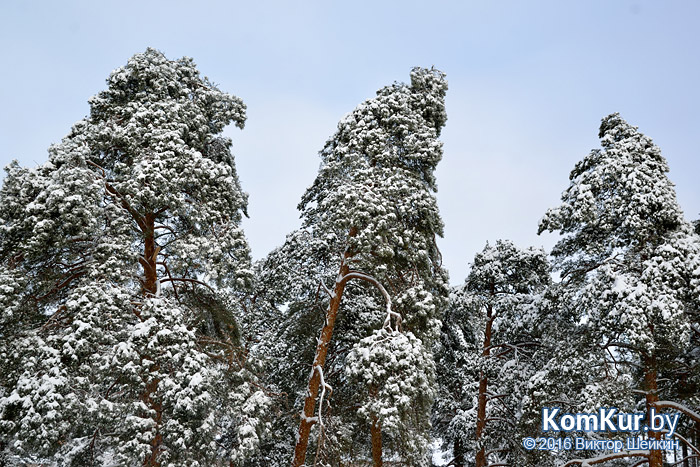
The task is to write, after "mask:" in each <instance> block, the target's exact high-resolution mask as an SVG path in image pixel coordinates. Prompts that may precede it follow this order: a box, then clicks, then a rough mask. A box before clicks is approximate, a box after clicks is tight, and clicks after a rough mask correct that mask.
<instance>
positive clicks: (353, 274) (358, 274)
mask: <svg viewBox="0 0 700 467" xmlns="http://www.w3.org/2000/svg"><path fill="white" fill-rule="evenodd" d="M350 279H360V280H363V281H367V282H369V283H370V284H373V285H374V286H375V287H377V288H378V289H379V291H380V292H381V293H382V295H384V299H385V300H386V319H384V325H383V327H384V328H385V329H389V330H390V331H391V330H392V329H391V318H394V319H396V327H397V328H398V329H400V328H401V321H402V318H401V315H400V314H399V313H396V312H395V311H393V310H392V309H391V297H390V296H389V292H387V290H386V289H385V288H384V286H383V285H382V284H381V283H380V282H379V281H378V280H377V279H375V278H374V277H372V276H370V275H367V274H364V273H361V272H357V271H352V272H349V273H347V274H345V275H344V276H342V277H339V278H338V280H337V281H336V282H338V283H341V282H347V281H349V280H350Z"/></svg>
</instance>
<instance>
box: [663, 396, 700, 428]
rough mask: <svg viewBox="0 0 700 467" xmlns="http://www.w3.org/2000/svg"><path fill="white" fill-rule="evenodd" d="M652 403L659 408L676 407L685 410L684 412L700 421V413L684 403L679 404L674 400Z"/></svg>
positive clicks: (681, 410) (680, 410)
mask: <svg viewBox="0 0 700 467" xmlns="http://www.w3.org/2000/svg"><path fill="white" fill-rule="evenodd" d="M652 405H653V406H655V407H657V408H659V409H676V410H678V411H679V412H683V413H684V414H686V415H687V416H689V417H690V418H692V419H693V420H695V421H696V422H697V423H700V414H699V413H697V412H694V411H692V410H690V409H689V408H688V407H686V406H685V405H683V404H679V403H677V402H673V401H658V402H654V403H653V404H652Z"/></svg>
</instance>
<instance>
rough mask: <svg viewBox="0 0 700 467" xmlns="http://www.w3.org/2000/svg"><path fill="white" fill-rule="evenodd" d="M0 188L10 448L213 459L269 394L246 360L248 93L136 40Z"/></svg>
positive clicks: (242, 435)
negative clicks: (102, 86)
mask: <svg viewBox="0 0 700 467" xmlns="http://www.w3.org/2000/svg"><path fill="white" fill-rule="evenodd" d="M107 85H108V87H107V89H106V90H105V91H102V92H100V93H99V94H97V95H96V96H94V97H93V98H92V99H91V100H90V115H89V116H88V117H87V118H85V119H84V120H81V121H80V122H78V123H77V124H76V125H75V126H74V127H73V129H72V130H71V133H70V134H69V135H68V136H67V137H66V138H65V139H64V140H63V141H62V142H61V143H60V144H58V145H55V146H52V147H51V149H50V150H49V161H48V162H47V163H45V164H43V165H42V166H40V167H38V168H37V169H22V168H20V167H18V166H17V164H12V165H11V166H10V167H9V168H8V175H7V178H6V180H5V183H4V186H3V188H2V192H0V199H1V200H0V268H1V269H0V284H2V286H0V303H3V305H5V307H4V308H3V313H2V316H1V317H0V326H1V327H0V335H1V336H2V349H1V351H2V361H3V363H4V367H5V368H3V370H4V371H3V375H4V378H3V381H2V384H3V390H4V394H0V396H2V397H0V430H2V433H3V437H2V438H3V439H4V440H6V441H5V445H4V446H3V447H4V449H5V450H6V451H7V454H8V455H10V456H13V458H22V459H25V460H28V459H34V460H37V461H39V460H41V461H42V462H43V460H45V459H49V458H53V459H60V460H61V462H62V465H106V464H109V465H114V464H120V465H134V464H144V465H183V464H188V465H212V464H213V463H215V462H218V461H220V460H223V459H230V460H232V461H234V462H238V461H241V460H242V459H243V457H244V456H245V455H247V454H248V453H250V452H252V451H254V449H255V446H256V445H257V440H258V435H259V434H260V432H261V430H262V428H263V426H262V422H261V421H260V420H259V418H258V417H257V414H258V413H259V412H260V411H262V410H264V409H265V407H266V405H267V404H268V403H269V400H268V399H267V397H266V396H265V395H264V394H263V393H262V392H261V391H259V390H258V389H257V388H256V387H255V386H254V385H252V384H251V382H253V381H252V379H253V376H252V375H251V374H250V372H249V369H248V368H247V366H246V365H245V364H244V363H242V358H241V357H242V355H241V354H242V352H241V348H240V345H239V334H240V330H239V328H238V326H237V323H236V320H235V313H236V308H237V302H238V300H239V299H240V298H242V297H243V296H244V295H245V294H246V293H247V289H248V287H249V284H250V281H251V275H252V272H251V266H250V260H249V249H248V246H247V242H246V240H245V237H244V235H243V231H242V230H241V228H240V221H241V217H242V215H243V214H245V210H246V204H247V196H246V194H245V193H244V192H242V190H241V188H240V185H239V182H238V177H237V175H236V169H235V165H234V160H233V156H232V155H231V152H230V147H231V141H230V140H228V139H227V138H224V137H222V136H221V131H222V130H223V129H224V127H225V126H226V125H228V124H230V123H235V124H236V125H237V126H238V127H240V128H242V127H243V124H244V121H245V106H244V104H243V103H242V101H241V100H240V99H239V98H237V97H235V96H232V95H230V94H226V93H224V92H221V91H220V90H219V89H217V88H216V86H214V85H213V84H212V83H210V82H209V81H208V80H207V79H206V78H202V77H200V75H199V73H198V71H197V69H196V67H195V65H194V63H193V61H192V60H191V59H189V58H183V59H180V60H176V61H171V60H168V59H166V58H165V57H164V56H163V54H162V53H160V52H158V51H156V50H153V49H148V50H146V52H145V53H142V54H137V55H135V56H134V57H132V58H131V59H130V60H129V62H128V63H127V64H126V66H124V67H121V68H119V69H117V70H115V71H114V72H113V73H112V74H111V75H110V77H109V79H108V80H107Z"/></svg>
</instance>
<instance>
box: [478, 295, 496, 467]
mask: <svg viewBox="0 0 700 467" xmlns="http://www.w3.org/2000/svg"><path fill="white" fill-rule="evenodd" d="M492 289H493V288H492ZM493 293H494V292H493V290H492V294H493ZM492 333H493V305H491V304H489V305H488V307H487V308H486V329H484V347H483V351H482V352H481V355H482V356H483V357H488V356H489V355H490V354H491V335H492ZM487 390H488V377H487V376H486V374H485V373H484V371H483V370H481V374H480V379H479V401H478V406H477V411H476V443H477V446H479V450H478V451H477V453H476V467H486V446H484V445H483V443H482V442H481V441H482V439H483V437H484V431H485V429H486V402H487V395H486V392H487Z"/></svg>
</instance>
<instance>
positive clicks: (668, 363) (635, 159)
mask: <svg viewBox="0 0 700 467" xmlns="http://www.w3.org/2000/svg"><path fill="white" fill-rule="evenodd" d="M599 136H600V138H601V145H602V149H597V150H593V151H592V152H591V153H590V154H589V155H588V156H586V157H585V158H584V159H583V160H582V161H581V162H579V163H578V164H576V167H575V168H574V169H573V170H572V172H571V175H570V180H571V183H570V185H569V187H568V188H567V189H566V191H565V192H564V193H563V194H562V204H561V205H560V206H559V207H557V208H554V209H550V210H549V211H548V212H547V214H546V215H545V217H544V218H543V219H542V221H541V222H540V228H539V230H540V232H542V231H544V230H549V231H558V232H560V233H561V234H563V238H562V239H561V240H560V241H559V242H558V243H557V245H556V246H555V247H554V249H553V251H552V255H553V256H554V257H555V259H556V262H555V266H556V268H557V270H558V271H559V272H560V273H561V278H562V287H561V290H562V294H563V300H564V303H565V306H566V307H567V308H568V309H570V310H572V311H573V313H574V314H575V315H576V316H577V317H578V325H579V326H580V327H581V328H582V330H583V331H584V334H585V335H587V336H589V337H590V342H591V344H592V345H594V346H595V347H597V348H598V349H601V350H602V351H604V352H606V353H607V354H608V356H609V359H610V360H611V363H612V364H614V365H615V366H616V367H618V368H620V367H623V366H626V367H628V368H627V371H628V372H629V373H630V374H631V375H632V376H633V377H634V381H635V387H633V388H632V389H634V390H639V391H641V392H642V393H643V394H644V401H643V405H644V407H645V409H646V410H647V411H648V410H649V409H650V408H651V407H653V406H654V405H655V404H657V403H658V401H659V397H660V395H664V394H668V391H669V389H670V388H669V387H668V381H673V380H674V379H675V377H671V378H670V379H666V376H670V375H674V374H676V372H677V371H678V369H679V358H680V356H681V355H682V354H683V352H684V349H687V346H688V344H689V338H690V329H691V328H690V325H691V323H690V316H691V315H694V314H696V313H697V307H698V300H697V297H698V293H699V292H700V291H699V290H698V274H700V269H699V268H698V238H697V236H696V235H695V234H694V233H693V229H692V226H691V225H690V223H688V222H687V221H686V220H685V219H684V218H683V213H682V212H681V209H680V207H679V205H678V203H677V201H676V196H675V191H674V188H673V184H672V183H671V182H670V181H669V179H668V178H667V176H666V173H667V172H668V165H667V163H666V160H665V159H664V158H663V156H662V155H661V151H660V149H659V148H658V147H657V146H656V145H654V144H653V142H652V141H651V139H650V138H648V137H646V136H644V135H643V134H641V133H639V132H638V131H637V128H636V127H632V126H631V125H629V124H628V123H627V122H625V121H624V120H623V119H622V118H621V117H620V116H619V115H618V114H612V115H609V116H608V117H606V118H604V119H603V121H602V124H601V127H600V133H599ZM664 381H666V382H665V383H664ZM649 435H650V436H651V437H653V438H660V437H661V433H658V432H649ZM662 458H663V453H662V452H661V451H658V450H657V451H652V452H651V454H650V456H649V459H648V460H649V465H651V466H652V467H660V466H661V465H662Z"/></svg>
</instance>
